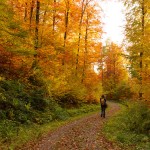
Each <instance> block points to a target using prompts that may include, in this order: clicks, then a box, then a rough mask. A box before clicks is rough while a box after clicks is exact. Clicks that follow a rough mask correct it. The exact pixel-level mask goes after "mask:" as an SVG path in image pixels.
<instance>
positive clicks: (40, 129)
mask: <svg viewBox="0 0 150 150" xmlns="http://www.w3.org/2000/svg"><path fill="white" fill-rule="evenodd" d="M65 111H66V112H67V113H68V117H63V116H62V120H61V119H59V120H57V119H55V120H54V121H52V122H50V123H46V124H42V125H37V124H30V125H22V126H19V129H18V131H17V132H16V134H15V135H14V134H13V136H12V137H11V138H10V140H8V141H7V142H5V141H3V140H2V139H1V143H0V148H1V149H10V150H12V149H15V148H18V149H20V147H21V146H22V145H23V144H26V143H28V142H35V141H36V140H38V139H39V138H41V137H43V136H45V135H46V134H47V133H48V132H50V131H52V130H55V129H56V128H58V127H60V126H62V125H64V124H66V123H69V122H72V121H74V120H77V119H79V118H82V117H84V116H87V115H90V114H92V113H95V112H96V111H99V105H93V104H92V105H83V106H82V107H80V108H78V109H77V108H76V109H75V108H74V109H67V110H65Z"/></svg>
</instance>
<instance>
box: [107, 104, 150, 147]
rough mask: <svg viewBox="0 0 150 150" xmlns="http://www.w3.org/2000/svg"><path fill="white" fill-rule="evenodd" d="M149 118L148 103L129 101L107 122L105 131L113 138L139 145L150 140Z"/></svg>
mask: <svg viewBox="0 0 150 150" xmlns="http://www.w3.org/2000/svg"><path fill="white" fill-rule="evenodd" d="M149 118H150V109H149V108H148V106H147V105H146V104H144V103H142V102H134V103H129V104H128V107H126V108H125V109H124V110H123V111H122V112H121V113H119V114H117V115H116V116H115V117H113V118H112V119H111V120H110V121H109V122H108V123H107V124H106V126H105V127H104V131H105V133H106V135H107V136H108V137H110V138H111V139H113V140H118V141H120V142H121V143H125V144H137V146H139V145H142V144H143V143H142V142H148V141H149V140H150V119H149ZM147 144H148V143H147ZM147 144H145V146H147ZM143 146H144V145H143Z"/></svg>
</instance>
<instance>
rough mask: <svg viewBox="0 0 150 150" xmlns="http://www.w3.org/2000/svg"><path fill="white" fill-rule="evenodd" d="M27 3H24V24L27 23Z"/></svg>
mask: <svg viewBox="0 0 150 150" xmlns="http://www.w3.org/2000/svg"><path fill="white" fill-rule="evenodd" d="M27 7H28V5H27V2H26V3H25V10H24V21H25V22H26V21H27Z"/></svg>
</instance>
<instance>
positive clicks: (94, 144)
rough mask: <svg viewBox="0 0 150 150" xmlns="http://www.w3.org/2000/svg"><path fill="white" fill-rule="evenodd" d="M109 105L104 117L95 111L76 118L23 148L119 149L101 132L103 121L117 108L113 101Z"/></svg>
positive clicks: (44, 149) (59, 149)
mask: <svg viewBox="0 0 150 150" xmlns="http://www.w3.org/2000/svg"><path fill="white" fill-rule="evenodd" d="M109 107H110V110H109V111H108V112H107V111H106V118H105V119H104V118H101V117H100V114H99V113H97V114H93V115H91V116H87V117H84V118H82V119H79V120H76V121H74V122H72V123H69V124H67V125H64V126H62V127H60V128H58V129H57V130H55V131H54V132H52V133H50V134H49V135H47V136H46V137H45V138H43V139H42V140H40V141H39V142H38V143H36V144H35V145H32V146H30V147H28V148H24V150H121V149H122V148H120V147H119V146H118V145H117V144H116V143H113V142H110V141H108V140H107V139H106V138H105V136H104V135H103V133H102V126H103V125H104V123H105V121H107V119H109V118H110V117H111V116H112V115H113V114H114V113H115V112H117V111H118V110H119V106H118V105H117V104H115V103H109Z"/></svg>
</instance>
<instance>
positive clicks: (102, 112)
mask: <svg viewBox="0 0 150 150" xmlns="http://www.w3.org/2000/svg"><path fill="white" fill-rule="evenodd" d="M105 109H106V107H105V106H103V105H101V117H104V118H105Z"/></svg>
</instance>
